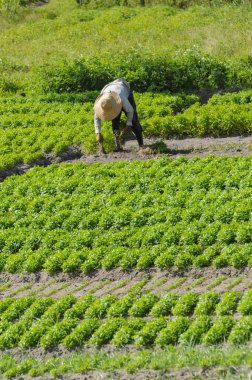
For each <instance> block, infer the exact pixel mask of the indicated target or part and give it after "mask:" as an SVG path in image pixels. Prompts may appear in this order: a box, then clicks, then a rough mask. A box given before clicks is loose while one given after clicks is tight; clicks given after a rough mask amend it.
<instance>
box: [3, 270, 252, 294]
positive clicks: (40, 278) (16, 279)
mask: <svg viewBox="0 0 252 380" xmlns="http://www.w3.org/2000/svg"><path fill="white" fill-rule="evenodd" d="M222 276H225V277H224V279H223V281H222V282H221V283H220V284H218V285H216V286H215V287H213V288H212V289H213V290H214V291H217V292H219V293H222V292H224V291H227V290H230V288H228V285H229V283H230V281H232V280H234V279H235V278H237V277H238V276H242V279H241V281H240V283H239V284H237V285H236V286H234V287H233V288H232V289H233V290H234V289H236V290H239V291H241V292H244V291H245V290H246V289H248V288H251V286H252V268H244V269H235V268H230V267H228V268H223V269H215V268H212V267H208V268H192V269H190V270H187V271H186V270H176V269H170V270H169V271H161V270H159V269H157V268H150V269H148V270H142V271H140V270H137V269H133V270H131V271H128V272H127V271H123V270H121V269H119V268H116V269H114V270H110V271H106V270H99V271H97V272H94V273H93V274H92V275H89V276H88V275H85V274H84V273H79V274H66V273H59V274H56V275H54V276H50V275H48V274H46V273H44V272H40V273H36V274H10V273H0V283H1V284H6V283H8V284H9V287H8V288H7V289H3V290H1V291H0V298H4V297H24V296H27V295H31V294H36V295H37V296H51V297H54V298H59V297H61V296H63V295H64V294H66V292H67V293H72V294H73V295H74V296H75V297H82V296H84V295H85V293H86V292H87V291H91V292H92V293H93V294H94V295H96V296H97V297H102V296H104V295H105V294H108V293H110V294H111V293H113V294H115V295H116V296H118V297H121V296H123V295H124V294H125V293H126V292H128V291H129V289H130V288H131V287H132V286H134V285H136V284H137V283H138V282H139V281H141V280H143V279H145V280H146V283H145V285H144V286H143V290H149V291H151V292H154V293H157V294H160V295H162V294H163V293H165V292H167V291H169V290H171V291H174V292H176V293H178V294H181V293H183V292H185V291H189V290H193V291H196V292H197V293H203V292H204V291H206V290H207V287H208V285H209V284H211V283H212V282H213V281H214V280H215V279H216V278H217V277H222ZM202 277H203V279H202V282H201V283H200V284H198V285H197V284H194V281H196V280H197V279H199V278H202ZM180 278H184V282H183V283H182V284H179V285H178V286H177V287H172V288H171V286H172V285H174V284H176V282H177V281H178V280H179V279H180Z"/></svg>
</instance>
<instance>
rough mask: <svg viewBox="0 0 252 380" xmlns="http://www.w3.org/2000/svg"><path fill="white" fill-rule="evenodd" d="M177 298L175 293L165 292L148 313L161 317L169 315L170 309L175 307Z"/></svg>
mask: <svg viewBox="0 0 252 380" xmlns="http://www.w3.org/2000/svg"><path fill="white" fill-rule="evenodd" d="M177 300H178V296H177V295H176V294H175V293H172V292H168V293H167V294H165V295H164V296H163V297H162V298H161V299H160V300H159V301H158V302H157V303H155V305H154V306H153V307H152V309H151V311H150V313H149V314H150V315H154V316H155V317H161V316H165V315H170V314H171V310H172V309H173V308H174V307H175V305H176V303H177Z"/></svg>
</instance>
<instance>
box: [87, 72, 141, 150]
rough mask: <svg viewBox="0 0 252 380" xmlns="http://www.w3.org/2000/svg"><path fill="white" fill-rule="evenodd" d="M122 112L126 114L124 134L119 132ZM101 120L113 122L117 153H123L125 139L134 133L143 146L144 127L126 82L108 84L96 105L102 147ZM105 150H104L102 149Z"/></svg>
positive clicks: (95, 110) (97, 126)
mask: <svg viewBox="0 0 252 380" xmlns="http://www.w3.org/2000/svg"><path fill="white" fill-rule="evenodd" d="M122 111H123V112H124V113H125V114H126V117H127V121H126V127H124V128H123V130H122V133H121V134H120V132H119V126H120V118H121V113H122ZM101 120H111V121H112V130H113V134H114V139H115V145H116V151H122V150H123V149H122V145H124V143H125V137H126V135H127V134H128V133H129V132H130V130H132V131H133V133H134V134H135V136H136V138H137V142H138V145H139V148H142V147H143V146H144V145H143V136H142V127H141V124H140V122H139V120H138V116H137V111H136V103H135V100H134V96H133V93H132V91H131V89H130V85H129V83H128V82H126V80H124V79H122V78H120V79H116V80H115V81H113V82H111V83H109V84H107V85H106V86H105V87H104V88H103V89H102V90H101V93H100V95H99V96H98V98H97V99H96V101H95V104H94V125H95V133H96V141H97V142H98V143H99V144H100V146H101V147H102V142H103V136H102V133H101ZM102 149H103V148H102Z"/></svg>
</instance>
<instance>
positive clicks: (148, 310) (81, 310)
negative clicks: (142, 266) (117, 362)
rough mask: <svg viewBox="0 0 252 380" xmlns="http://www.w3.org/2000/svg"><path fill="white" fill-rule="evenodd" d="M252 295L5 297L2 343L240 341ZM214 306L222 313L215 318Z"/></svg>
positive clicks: (251, 327) (249, 328) (248, 324)
mask: <svg viewBox="0 0 252 380" xmlns="http://www.w3.org/2000/svg"><path fill="white" fill-rule="evenodd" d="M251 300H252V291H251V290H247V291H246V292H245V294H244V295H243V296H241V295H240V294H239V293H238V292H235V291H233V292H226V293H224V294H223V295H222V296H221V297H220V295H218V294H217V293H214V292H206V293H204V294H202V295H198V294H196V293H194V292H188V293H184V294H183V295H182V296H180V297H179V296H178V295H176V294H174V293H167V294H165V295H164V296H162V297H158V296H157V295H155V294H153V293H145V294H139V293H137V292H129V293H127V294H126V295H125V296H123V297H122V298H120V299H118V298H116V297H115V296H114V295H109V294H108V295H106V296H104V297H103V298H101V299H100V298H96V297H94V296H93V295H91V294H87V295H85V296H84V297H83V298H82V299H79V300H77V299H76V298H74V297H73V296H72V295H67V296H64V297H62V298H60V299H59V300H57V301H53V300H52V299H50V298H47V299H43V298H35V297H25V298H20V299H18V300H13V299H9V298H6V299H4V300H1V303H0V312H1V314H0V347H1V348H11V347H15V346H18V345H19V346H20V347H22V348H30V347H34V346H36V345H39V346H42V347H44V348H49V347H51V346H55V345H57V344H59V343H63V344H64V345H65V346H66V347H68V348H74V347H76V346H80V345H82V344H84V343H86V342H88V343H90V344H95V345H102V344H106V343H109V342H111V343H113V344H116V345H125V344H130V343H134V344H137V345H148V344H153V343H155V344H160V345H166V344H175V343H178V342H179V343H186V344H188V343H199V342H203V343H206V344H215V343H219V342H222V341H223V340H225V339H227V338H228V337H229V338H228V339H229V341H230V342H233V343H241V342H244V341H247V340H249V339H250V337H251V333H252V316H251V315H252V304H251ZM236 310H237V311H238V312H241V313H242V317H241V318H240V319H239V320H237V321H236V322H235V320H234V318H233V317H232V314H233V313H234V312H235V311H236ZM213 311H215V314H216V316H217V317H216V316H212V317H210V315H213ZM192 314H193V318H190V316H191V315H192ZM145 316H151V317H152V318H147V319H146V318H143V317H145ZM166 316H174V318H171V317H169V318H167V317H166Z"/></svg>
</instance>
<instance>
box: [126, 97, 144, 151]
mask: <svg viewBox="0 0 252 380" xmlns="http://www.w3.org/2000/svg"><path fill="white" fill-rule="evenodd" d="M128 100H129V102H130V104H131V105H132V107H133V108H134V115H133V120H132V131H133V132H134V134H135V136H136V139H137V142H138V145H139V146H140V147H141V146H143V132H142V126H141V124H140V121H139V119H138V115H137V110H136V103H135V99H134V96H133V93H132V91H131V92H130V94H129V97H128Z"/></svg>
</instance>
